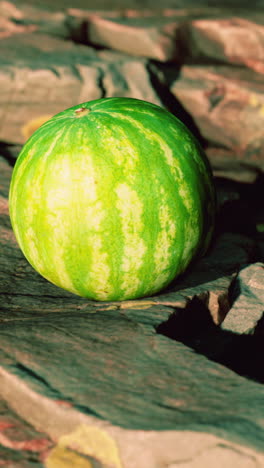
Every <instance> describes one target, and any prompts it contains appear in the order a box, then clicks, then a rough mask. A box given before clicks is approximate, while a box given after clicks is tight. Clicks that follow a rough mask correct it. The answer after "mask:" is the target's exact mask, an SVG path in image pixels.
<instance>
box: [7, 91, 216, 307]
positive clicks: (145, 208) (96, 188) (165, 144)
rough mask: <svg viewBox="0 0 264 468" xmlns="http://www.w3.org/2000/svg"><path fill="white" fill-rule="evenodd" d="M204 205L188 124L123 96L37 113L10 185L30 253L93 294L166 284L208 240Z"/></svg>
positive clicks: (114, 294)
mask: <svg viewBox="0 0 264 468" xmlns="http://www.w3.org/2000/svg"><path fill="white" fill-rule="evenodd" d="M82 107H83V108H86V109H89V112H85V111H84V112H82V111H80V108H82ZM76 111H77V113H76ZM76 117H77V118H76ZM213 212H214V189H213V185H212V178H211V172H210V168H209V165H208V162H207V160H206V158H205V157H204V155H203V153H202V150H201V149H200V147H199V145H198V144H197V143H196V142H195V140H194V139H193V137H192V135H191V134H190V132H189V131H188V130H187V129H186V128H185V127H184V125H183V124H182V123H181V122H179V121H178V120H177V119H176V118H175V117H174V116H172V115H171V114H170V113H168V112H167V111H164V110H163V109H161V108H158V107H157V106H155V105H153V104H151V103H144V102H143V101H138V100H134V99H128V98H107V99H101V100H96V101H92V102H89V103H83V104H81V105H78V106H75V107H73V108H71V109H67V110H65V111H63V112H61V113H60V114H58V115H57V116H54V117H53V118H52V119H50V120H49V121H47V122H45V123H44V124H43V125H42V127H40V128H39V129H38V130H37V132H35V134H34V135H33V136H32V137H31V138H30V139H29V140H28V142H27V144H26V145H25V146H24V149H23V150H22V152H21V154H20V156H19V159H18V161H17V164H16V167H15V169H14V172H13V177H12V182H11V187H10V216H11V219H12V224H13V227H14V231H15V234H16V237H17V239H18V242H19V244H20V246H21V248H22V250H23V252H24V254H25V256H26V257H27V259H28V260H29V262H30V263H31V264H32V265H33V266H34V268H36V270H37V271H39V272H40V273H41V274H42V275H43V276H44V277H45V278H47V279H49V280H50V281H51V282H53V283H55V284H56V285H58V286H60V287H63V288H65V289H67V290H69V291H71V292H74V293H76V294H79V295H81V296H85V297H88V298H90V299H97V300H122V299H133V298H136V297H142V296H146V295H151V294H154V293H156V292H157V291H159V290H160V289H161V288H162V287H164V286H166V285H167V284H169V283H170V282H171V280H172V279H173V278H174V277H175V275H177V274H179V273H180V272H182V271H183V270H184V269H185V268H186V266H187V265H188V264H189V262H190V260H191V259H192V258H193V256H194V255H195V254H196V253H197V252H198V251H200V250H203V249H204V247H205V246H207V245H208V242H209V240H210V238H211V232H212V220H213Z"/></svg>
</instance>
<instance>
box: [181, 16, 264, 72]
mask: <svg viewBox="0 0 264 468" xmlns="http://www.w3.org/2000/svg"><path fill="white" fill-rule="evenodd" d="M255 16H256V21H257V22H253V21H249V20H247V19H245V18H239V17H232V16H231V17H229V18H228V17H227V18H224V19H219V18H218V19H198V20H194V21H191V22H189V23H188V24H187V25H186V29H185V33H184V34H183V36H184V42H185V46H186V47H187V49H188V52H189V55H190V56H191V57H192V58H193V59H195V60H196V61H197V60H201V59H203V58H207V59H210V60H212V61H214V62H215V61H219V62H220V63H223V62H227V63H231V64H239V65H246V66H249V67H250V68H253V69H255V70H256V71H258V72H260V73H264V25H263V24H264V15H263V14H262V15H261V14H260V15H255ZM261 21H263V24H258V22H260V23H261Z"/></svg>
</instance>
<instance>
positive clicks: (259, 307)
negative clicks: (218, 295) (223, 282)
mask: <svg viewBox="0 0 264 468" xmlns="http://www.w3.org/2000/svg"><path fill="white" fill-rule="evenodd" d="M232 296H233V297H232V298H231V301H233V304H232V307H231V309H230V310H229V312H228V314H227V316H226V318H225V320H224V321H223V323H222V325H221V327H222V329H223V330H229V331H232V332H234V333H240V334H241V333H253V332H254V330H255V328H256V326H257V323H258V321H259V320H260V319H261V317H262V315H263V314H264V264H263V263H260V262H258V263H255V264H253V265H247V266H246V267H245V268H243V269H242V270H241V271H240V272H239V274H238V276H237V278H236V280H235V283H234V287H233V294H232Z"/></svg>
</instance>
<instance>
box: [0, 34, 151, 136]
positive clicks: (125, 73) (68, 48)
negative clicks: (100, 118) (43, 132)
mask: <svg viewBox="0 0 264 468" xmlns="http://www.w3.org/2000/svg"><path fill="white" fill-rule="evenodd" d="M1 52H2V65H1V66H0V79H1V84H2V86H1V89H0V104H2V105H1V111H0V124H1V125H0V140H2V141H5V142H10V143H16V144H18V143H24V142H25V140H26V139H27V138H28V137H29V136H30V134H31V133H32V132H33V131H34V130H35V129H36V128H37V127H38V126H39V125H40V124H41V123H43V122H44V121H45V120H47V119H48V118H49V117H51V116H52V115H54V114H56V113H57V112H60V111H62V110H64V109H66V108H68V107H71V106H73V105H76V104H78V103H81V102H85V101H89V100H93V99H98V98H101V97H110V96H127V97H136V98H139V99H146V100H148V101H151V102H153V103H156V104H160V100H159V97H158V95H157V93H156V92H155V90H154V89H153V88H152V84H151V80H150V77H149V75H148V72H147V68H146V63H145V62H144V60H141V59H132V58H131V57H126V56H121V57H120V56H119V57H118V58H117V59H115V60H108V61H106V60H104V61H103V60H102V59H101V58H100V56H98V55H97V53H96V51H95V50H94V49H91V48H89V47H88V46H83V45H77V44H74V43H73V42H70V41H69V42H67V41H63V40H62V39H59V38H56V37H52V36H50V35H47V34H40V33H32V34H20V36H19V41H17V39H16V38H15V37H9V38H7V39H3V40H2V41H1Z"/></svg>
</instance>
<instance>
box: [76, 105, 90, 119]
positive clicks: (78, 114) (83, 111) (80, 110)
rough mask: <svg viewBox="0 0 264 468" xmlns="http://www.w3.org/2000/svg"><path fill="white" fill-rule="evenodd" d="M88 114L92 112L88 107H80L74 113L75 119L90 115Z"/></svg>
mask: <svg viewBox="0 0 264 468" xmlns="http://www.w3.org/2000/svg"><path fill="white" fill-rule="evenodd" d="M88 112H91V109H89V108H87V107H79V108H78V109H76V110H75V111H74V114H75V117H83V116H84V115H86V114H88Z"/></svg>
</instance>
